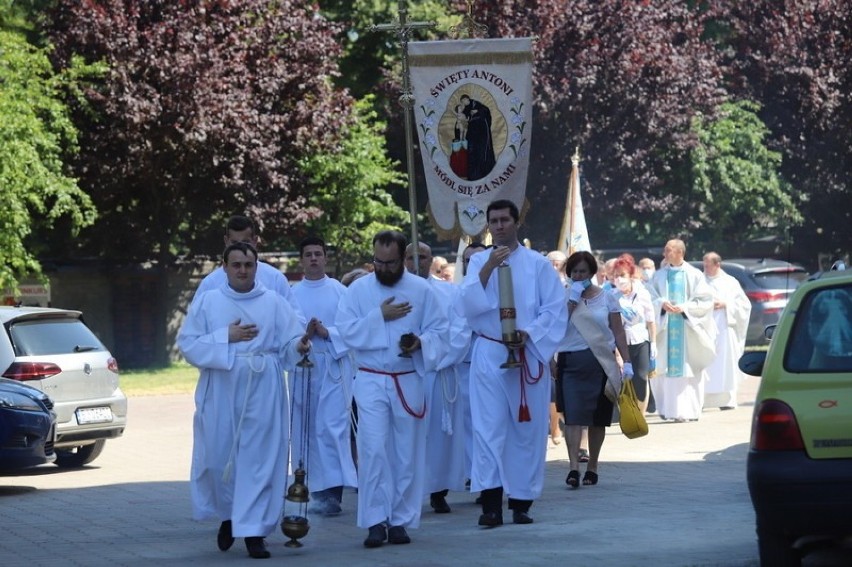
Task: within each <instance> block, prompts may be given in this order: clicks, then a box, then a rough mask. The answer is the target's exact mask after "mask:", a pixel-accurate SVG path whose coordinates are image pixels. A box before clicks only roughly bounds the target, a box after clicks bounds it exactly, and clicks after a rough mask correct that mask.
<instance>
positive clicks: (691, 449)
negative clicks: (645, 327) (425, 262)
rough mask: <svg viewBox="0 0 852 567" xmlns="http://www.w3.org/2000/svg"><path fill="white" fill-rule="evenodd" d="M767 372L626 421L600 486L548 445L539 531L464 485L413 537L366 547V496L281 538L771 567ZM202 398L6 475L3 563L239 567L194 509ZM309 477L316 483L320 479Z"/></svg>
mask: <svg viewBox="0 0 852 567" xmlns="http://www.w3.org/2000/svg"><path fill="white" fill-rule="evenodd" d="M756 385H757V380H756V379H754V378H750V379H749V380H747V381H746V382H745V384H744V388H743V390H742V392H741V395H740V399H741V402H742V403H743V405H742V406H741V407H740V408H739V409H737V410H735V411H727V412H721V411H718V410H710V411H706V412H705V413H704V415H703V416H702V418H701V420H700V421H698V422H694V423H685V424H674V423H666V422H662V421H660V420H659V419H658V418H655V417H651V418H649V423H650V426H651V433H650V435H648V436H646V437H644V438H642V439H636V440H629V439H626V438H625V437H623V436H622V435H621V433H620V431H619V430H618V427H617V426H616V427H614V428H611V429H610V431H609V434H608V435H607V439H606V442H605V444H604V448H603V460H602V463H601V466H600V470H599V473H600V483H599V484H598V485H597V486H595V487H581V488H579V489H577V490H569V489H568V488H567V487H566V486H565V484H564V478H565V475H566V473H567V470H568V465H567V455H566V449H565V445H564V443H563V444H561V445H559V446H553V445H550V446H549V447H548V463H547V472H546V481H545V489H544V494H543V496H542V498H541V499H539V500H538V501H536V503H535V505H534V506H533V508H532V510H531V515H532V516H533V517H534V518H535V523H534V524H532V525H524V526H519V525H514V524H511V523H510V524H507V525H505V526H503V527H501V528H497V529H491V530H485V529H481V528H479V527H477V526H476V522H477V518H478V516H479V508H478V506H476V505H475V504H474V503H473V497H472V496H471V495H470V494H467V493H455V494H450V496H449V498H448V501H449V503H450V505H451V506H452V508H453V513H452V514H449V515H440V516H439V515H435V514H434V513H432V512H431V509H430V508H429V507H428V505H426V506H425V507H424V513H423V520H422V525H421V527H420V529H418V530H412V531H411V535H412V538H413V543H412V544H411V545H405V546H392V545H385V546H383V547H382V548H379V549H369V550H368V549H365V548H364V547H363V546H362V540H363V539H364V537H365V535H366V533H365V530H361V529H358V528H357V527H355V514H354V503H355V499H356V495H355V493H354V492H347V493H346V494H345V495H344V508H345V512H344V513H343V514H342V515H340V516H338V517H335V518H319V517H314V516H310V524H311V528H310V533H309V534H308V536H307V537H306V538H304V539H303V540H302V541H303V543H304V547H302V548H300V549H291V548H285V547H284V546H283V544H284V542H286V541H287V538H286V537H284V536H283V534H281V532H280V531H278V532H276V533H274V534H273V535H272V536H271V537H270V538H269V539H268V543H269V546H270V550H271V551H272V554H273V557H272V560H271V561H274V562H277V561H281V560H282V559H283V560H284V561H285V562H286V564H287V565H312V566H313V565H333V564H335V565H341V564H343V565H347V567H356V566H361V565H364V566H366V565H370V566H382V565H405V566H410V567H416V566H431V565H435V566H437V565H441V566H444V565H465V566H467V567H474V566H494V565H514V566H518V567H524V566H544V565H548V566H556V565H559V564H567V565H571V566H572V567H575V566H580V567H582V566H618V567H624V566H651V565H653V566H657V565H664V566H667V567H677V566H691V567H699V566H702V567H703V566H718V567H738V566H756V565H758V561H757V546H756V543H755V538H754V513H753V511H752V509H751V505H750V503H749V497H748V491H747V488H746V484H745V456H746V452H747V443H748V437H749V427H750V416H751V409H752V407H751V406H752V404H751V402H750V400H752V399H753V397H754V392H755V390H756ZM192 411H193V403H192V397H191V396H189V395H179V396H154V397H137V398H132V399H131V400H130V413H129V416H130V420H129V425H128V429H127V432H126V434H125V436H124V437H122V438H121V439H117V440H114V441H110V442H108V443H107V446H106V448H105V450H104V452H103V454H102V455H101V457H99V458H98V459H97V460H96V461H95V462H94V463H93V464H92V466H89V467H87V468H85V469H81V470H74V471H62V470H60V469H58V468H57V467H55V466H53V465H45V466H42V467H38V468H36V469H32V471H30V472H28V473H27V474H25V475H22V476H0V565H2V566H3V567H13V566H24V565H26V566H28V567H29V566H36V565H56V564H57V563H61V564H63V565H85V566H96V565H110V566H115V565H132V566H136V565H148V564H152V563H156V564H158V565H189V564H203V565H234V564H237V563H245V562H249V561H250V559H249V558H248V557H247V555H246V552H245V549H244V547H243V545H242V542H241V541H239V540H238V541H237V542H236V544H235V545H234V547H233V548H232V549H231V550H230V551H229V552H228V553H221V552H220V551H218V549H217V548H216V543H215V537H216V529H217V527H218V526H217V525H215V524H212V523H197V522H193V521H192V520H191V519H190V504H189V487H188V482H187V479H188V476H189V458H190V446H191V423H192V422H191V420H192ZM309 484H310V483H309Z"/></svg>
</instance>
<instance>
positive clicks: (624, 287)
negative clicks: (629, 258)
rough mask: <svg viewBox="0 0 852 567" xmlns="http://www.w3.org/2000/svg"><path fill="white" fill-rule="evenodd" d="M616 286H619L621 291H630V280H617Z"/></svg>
mask: <svg viewBox="0 0 852 567" xmlns="http://www.w3.org/2000/svg"><path fill="white" fill-rule="evenodd" d="M615 285H616V286H618V289H620V290H621V291H628V290H629V289H630V278H625V277H620V278H615Z"/></svg>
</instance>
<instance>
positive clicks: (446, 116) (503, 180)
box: [408, 38, 533, 236]
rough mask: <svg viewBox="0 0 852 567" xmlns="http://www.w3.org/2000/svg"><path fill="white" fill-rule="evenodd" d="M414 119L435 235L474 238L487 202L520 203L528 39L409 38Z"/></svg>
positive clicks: (525, 164)
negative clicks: (414, 39)
mask: <svg viewBox="0 0 852 567" xmlns="http://www.w3.org/2000/svg"><path fill="white" fill-rule="evenodd" d="M408 50H409V68H410V71H411V85H412V87H413V91H414V123H415V124H416V126H417V132H418V136H419V139H420V153H421V156H422V157H423V168H424V170H425V172H426V188H427V190H428V193H429V210H430V213H431V215H432V218H433V220H434V221H435V224H436V226H435V228H436V230H437V231H438V233H439V234H443V235H456V236H457V235H458V234H459V233H460V232H461V233H464V234H467V235H470V236H476V235H478V234H481V233H482V231H484V230H485V228H486V225H487V219H486V218H485V209H486V208H487V207H488V204H489V203H490V202H491V201H494V200H496V199H509V200H511V201H512V202H514V203H515V204H516V205H517V206H518V209H519V210H523V208H524V198H525V193H526V182H527V170H528V169H529V146H530V134H531V132H532V110H531V106H532V104H531V103H532V60H533V56H532V41H531V39H529V38H521V39H468V40H457V41H418V42H411V43H409V44H408Z"/></svg>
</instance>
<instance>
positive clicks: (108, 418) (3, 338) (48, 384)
mask: <svg viewBox="0 0 852 567" xmlns="http://www.w3.org/2000/svg"><path fill="white" fill-rule="evenodd" d="M0 322H2V324H3V332H2V333H0V372H2V376H3V377H4V378H9V379H12V380H17V381H19V382H24V383H26V384H28V385H29V386H33V387H35V388H37V389H39V390H41V391H42V392H44V393H45V394H47V395H48V396H50V398H51V399H52V400H53V401H54V404H55V405H54V408H53V410H54V411H55V412H56V415H57V420H56V443H55V449H56V464H57V465H58V466H60V467H81V466H83V465H86V464H88V463H90V462H92V461H93V460H94V459H95V458H97V456H98V455H100V453H101V451H102V450H103V448H104V444H105V443H106V440H107V439H114V438H116V437H120V436H121V435H122V434H124V428H125V426H126V425H127V397H126V396H125V395H124V392H122V391H121V388H120V387H119V380H118V363H117V362H116V360H115V358H113V356H112V355H111V354H110V353H109V351H108V350H107V349H106V347H104V345H103V344H102V343H101V342H100V341H99V340H98V338H97V337H96V336H95V334H94V333H92V331H91V330H90V329H89V328H88V327H87V326H86V324H85V323H84V322H83V319H82V313H81V312H79V311H72V310H67V309H51V308H43V307H0Z"/></svg>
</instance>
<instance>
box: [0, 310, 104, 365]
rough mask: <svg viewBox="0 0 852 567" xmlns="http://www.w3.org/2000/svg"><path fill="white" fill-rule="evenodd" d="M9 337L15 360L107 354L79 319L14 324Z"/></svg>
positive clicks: (10, 328) (39, 320)
mask: <svg viewBox="0 0 852 567" xmlns="http://www.w3.org/2000/svg"><path fill="white" fill-rule="evenodd" d="M9 336H10V337H11V339H12V347H13V348H14V350H15V355H16V356H39V355H44V354H72V353H75V352H91V351H102V350H106V349H105V348H104V346H103V345H102V344H101V342H100V341H99V340H98V339H97V337H95V335H94V333H92V331H90V330H89V328H88V327H86V325H85V324H84V323H83V322H82V321H80V320H78V319H38V320H32V321H19V322H14V323H12V324H11V326H10V327H9Z"/></svg>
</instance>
